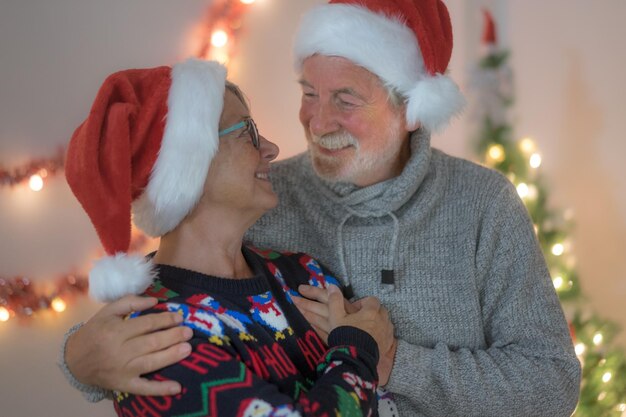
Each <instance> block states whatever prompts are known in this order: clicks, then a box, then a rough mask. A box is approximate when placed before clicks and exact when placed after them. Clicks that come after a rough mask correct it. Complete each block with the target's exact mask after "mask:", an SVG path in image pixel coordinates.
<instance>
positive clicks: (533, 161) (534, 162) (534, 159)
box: [528, 153, 541, 169]
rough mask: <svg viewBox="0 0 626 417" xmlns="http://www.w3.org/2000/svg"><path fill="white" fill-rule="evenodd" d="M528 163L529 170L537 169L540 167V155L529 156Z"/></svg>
mask: <svg viewBox="0 0 626 417" xmlns="http://www.w3.org/2000/svg"><path fill="white" fill-rule="evenodd" d="M528 162H529V163H530V167H531V168H534V169H537V168H539V167H540V166H541V155H539V154H538V153H534V154H532V155H530V159H529V160H528Z"/></svg>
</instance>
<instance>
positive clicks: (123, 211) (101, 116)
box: [65, 59, 226, 301]
mask: <svg viewBox="0 0 626 417" xmlns="http://www.w3.org/2000/svg"><path fill="white" fill-rule="evenodd" d="M225 81H226V69H225V68H224V67H223V66H222V65H220V64H219V63H217V62H213V61H201V60H196V59H189V60H187V61H184V62H182V63H179V64H177V65H174V66H173V67H172V68H170V67H157V68H150V69H130V70H125V71H120V72H117V73H115V74H112V75H110V76H109V77H108V78H107V79H106V80H105V81H104V84H102V86H101V87H100V90H99V91H98V94H97V96H96V99H95V101H94V103H93V106H92V108H91V111H90V113H89V116H88V117H87V119H86V120H85V121H84V122H83V123H82V124H81V125H80V126H79V127H78V129H76V131H75V132H74V135H73V136H72V139H71V141H70V144H69V147H68V151H67V158H66V163H65V175H66V178H67V182H68V183H69V185H70V188H71V189H72V192H73V193H74V195H75V196H76V198H77V199H78V201H79V202H80V203H81V205H82V206H83V208H84V209H85V211H86V212H87V215H88V216H89V218H90V220H91V222H92V223H93V225H94V227H95V229H96V232H97V233H98V237H99V238H100V241H101V242H102V245H103V246H104V249H105V251H106V253H107V255H108V256H106V257H105V258H103V259H100V260H98V261H97V262H96V263H95V265H94V267H93V269H92V270H91V272H90V274H89V292H90V295H91V296H92V297H94V298H95V299H97V300H100V301H111V300H115V299H117V298H119V297H121V296H123V295H126V294H130V293H134V294H137V293H141V292H142V291H144V290H145V289H146V288H147V287H148V286H149V285H150V283H151V282H152V279H153V278H154V272H153V268H152V264H151V262H150V261H148V260H146V259H145V258H144V257H142V256H138V255H129V254H127V253H126V252H127V251H128V249H129V245H130V238H131V212H132V220H133V222H134V223H135V225H136V226H137V227H139V228H140V229H141V230H143V231H144V232H145V233H147V234H148V235H151V236H155V237H156V236H162V235H164V234H165V233H167V232H169V231H171V230H172V229H174V228H175V227H176V226H177V225H178V224H179V223H180V221H181V220H182V219H183V218H184V217H185V216H186V215H187V214H188V213H189V212H190V211H191V210H192V209H193V208H194V207H195V205H196V203H197V202H198V200H199V199H200V197H201V196H202V192H203V187H204V182H205V179H206V175H207V172H208V169H209V165H210V163H211V159H212V158H213V156H214V155H215V153H216V152H217V148H218V127H219V120H220V116H221V114H222V108H223V105H224V90H225Z"/></svg>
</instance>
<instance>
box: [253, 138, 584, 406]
mask: <svg viewBox="0 0 626 417" xmlns="http://www.w3.org/2000/svg"><path fill="white" fill-rule="evenodd" d="M411 148H412V156H411V159H410V161H409V163H408V165H407V166H406V167H405V169H404V171H403V172H402V174H401V175H400V176H399V177H397V178H394V179H391V180H388V181H385V182H383V183H379V184H375V185H373V186H370V187H365V188H357V187H355V186H353V185H349V184H330V183H326V182H324V181H322V180H320V179H319V178H318V177H317V176H316V175H315V173H314V172H313V170H312V167H311V163H310V160H309V158H308V155H307V154H302V155H299V156H296V157H293V158H290V159H287V160H284V161H281V162H278V163H276V164H274V166H273V168H272V183H273V185H274V190H275V191H276V192H277V193H278V195H279V197H280V204H279V206H278V207H277V208H275V209H274V210H272V211H271V212H269V213H268V214H267V215H265V216H264V217H263V218H262V219H261V220H260V221H259V222H258V223H257V224H256V225H255V226H254V227H253V228H252V229H251V230H250V232H249V234H248V235H247V238H248V239H250V240H251V241H252V243H253V244H255V245H257V246H259V247H267V248H273V249H278V250H291V251H302V252H306V253H309V254H311V255H312V256H313V257H315V258H317V259H319V260H321V261H322V262H324V263H326V265H327V266H329V267H330V268H331V270H333V271H334V272H335V273H336V274H337V275H338V276H339V277H340V278H342V279H343V280H344V282H345V283H346V284H348V285H351V286H352V288H353V290H354V293H355V295H356V296H357V297H362V296H366V295H374V296H376V297H379V298H380V299H381V301H382V303H383V304H384V305H385V306H386V307H387V308H388V309H389V310H390V312H391V318H392V321H393V323H394V325H395V328H396V336H397V337H398V339H399V344H398V350H397V353H396V358H395V363H394V367H393V372H392V374H391V379H390V382H389V384H388V385H387V386H386V389H387V390H389V391H391V392H392V393H393V394H394V396H395V399H396V402H397V404H398V408H399V411H400V413H401V415H402V416H446V417H449V416H464V417H468V416H480V417H485V416H509V417H512V416H524V417H528V416H549V417H556V416H569V415H570V414H571V412H572V411H573V409H574V407H575V405H576V402H577V399H578V392H579V382H580V372H581V370H580V364H579V362H578V360H577V358H576V356H575V354H574V351H573V347H572V342H571V339H570V335H569V332H568V326H567V323H566V321H565V319H564V316H563V312H562V310H561V307H560V304H559V301H558V298H557V296H556V294H555V291H554V288H553V285H552V282H551V280H550V277H549V273H548V270H547V268H546V264H545V260H544V258H543V255H542V253H541V250H540V248H539V245H538V242H537V239H536V236H535V233H534V230H533V225H532V222H531V220H530V218H529V216H528V213H527V211H526V208H525V207H524V205H523V203H522V201H521V200H520V199H519V197H518V195H517V193H516V190H515V188H514V187H513V185H512V184H511V183H510V182H509V181H508V180H507V179H506V178H505V177H503V176H502V175H500V174H499V173H497V172H495V171H492V170H489V169H486V168H483V167H481V166H478V165H476V164H473V163H471V162H468V161H465V160H462V159H458V158H454V157H451V156H448V155H446V154H444V153H443V152H440V151H438V150H436V149H432V148H431V147H430V137H429V135H427V134H425V133H420V132H417V133H415V134H414V135H413V137H412V139H411ZM382 271H386V272H382ZM390 271H393V272H390Z"/></svg>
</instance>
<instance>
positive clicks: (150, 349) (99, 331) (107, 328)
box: [65, 296, 192, 395]
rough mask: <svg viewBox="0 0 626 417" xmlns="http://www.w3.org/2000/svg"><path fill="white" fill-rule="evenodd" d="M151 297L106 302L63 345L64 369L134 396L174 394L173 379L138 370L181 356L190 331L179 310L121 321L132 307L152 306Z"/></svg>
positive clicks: (187, 350)
mask: <svg viewBox="0 0 626 417" xmlns="http://www.w3.org/2000/svg"><path fill="white" fill-rule="evenodd" d="M156 303H157V300H156V299H155V298H146V297H138V296H126V297H124V298H121V299H119V300H117V301H114V302H112V303H110V304H107V305H105V306H104V307H102V309H100V311H98V312H97V313H96V314H95V315H94V316H93V317H92V318H91V319H89V321H88V322H87V323H85V324H84V325H83V326H82V327H81V328H80V329H78V330H77V331H76V332H75V333H74V334H72V335H71V336H70V338H69V340H68V341H67V345H66V348H65V361H66V363H67V366H68V368H69V369H70V371H71V372H72V374H73V375H74V377H76V379H78V380H79V381H80V382H82V383H84V384H88V385H96V386H99V387H101V388H105V389H107V390H117V391H122V392H128V393H132V394H136V395H174V394H178V393H179V392H180V391H181V386H180V384H179V383H178V382H175V381H149V380H147V379H145V378H142V377H141V375H143V374H146V373H149V372H152V371H156V370H158V369H161V368H163V367H165V366H168V365H171V364H174V363H176V362H178V361H180V360H181V359H184V358H185V357H187V356H188V355H189V354H190V353H191V345H190V344H189V343H186V341H187V340H189V339H190V338H191V336H192V331H191V329H190V328H188V327H186V326H179V324H180V323H181V322H182V317H181V316H180V315H179V314H177V313H158V314H149V315H146V316H141V317H137V318H133V319H130V320H125V319H124V317H125V316H126V315H127V314H129V313H131V312H133V311H142V310H145V309H148V308H150V307H152V306H154V305H155V304H156Z"/></svg>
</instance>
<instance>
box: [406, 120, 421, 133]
mask: <svg viewBox="0 0 626 417" xmlns="http://www.w3.org/2000/svg"><path fill="white" fill-rule="evenodd" d="M405 126H406V130H408V131H409V132H415V131H416V130H417V129H419V128H420V127H421V126H422V124H421V123H420V122H417V121H416V122H414V123H409V122H405Z"/></svg>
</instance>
